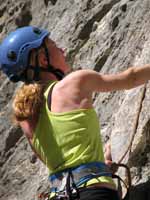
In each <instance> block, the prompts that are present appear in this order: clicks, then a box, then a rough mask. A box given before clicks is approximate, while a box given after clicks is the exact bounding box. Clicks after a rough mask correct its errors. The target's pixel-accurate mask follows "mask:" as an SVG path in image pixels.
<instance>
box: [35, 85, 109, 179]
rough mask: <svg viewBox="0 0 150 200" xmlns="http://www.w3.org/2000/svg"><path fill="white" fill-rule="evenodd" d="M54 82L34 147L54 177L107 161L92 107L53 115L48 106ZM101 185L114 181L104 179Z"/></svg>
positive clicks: (40, 116) (40, 120)
mask: <svg viewBox="0 0 150 200" xmlns="http://www.w3.org/2000/svg"><path fill="white" fill-rule="evenodd" d="M53 84H55V82H53V83H51V84H50V85H49V87H48V88H47V89H46V91H45V93H44V98H45V103H44V106H43V107H42V109H41V112H40V114H39V119H38V124H37V126H36V129H35V132H34V136H33V139H32V145H33V147H34V149H35V150H36V151H37V153H38V154H39V155H40V156H41V158H42V160H43V161H44V163H45V164H46V166H47V167H48V169H49V173H50V175H51V174H54V173H56V172H58V171H61V170H64V169H66V168H71V167H75V166H78V165H81V164H85V163H89V162H94V161H102V162H103V161H104V155H103V149H102V142H101V138H100V127H99V121H98V117H97V114H96V112H95V110H94V109H93V108H91V109H78V110H73V111H69V112H63V113H54V112H51V111H50V110H49V108H48V105H47V98H48V92H49V90H50V88H51V87H52V86H53ZM100 179H101V181H102V182H112V180H111V178H110V177H101V178H100Z"/></svg>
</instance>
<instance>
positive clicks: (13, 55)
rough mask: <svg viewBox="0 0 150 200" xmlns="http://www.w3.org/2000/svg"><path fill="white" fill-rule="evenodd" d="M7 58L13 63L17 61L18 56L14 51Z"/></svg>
mask: <svg viewBox="0 0 150 200" xmlns="http://www.w3.org/2000/svg"><path fill="white" fill-rule="evenodd" d="M7 57H8V58H9V59H10V60H12V61H16V59H17V55H16V53H15V52H14V51H9V52H8V54H7Z"/></svg>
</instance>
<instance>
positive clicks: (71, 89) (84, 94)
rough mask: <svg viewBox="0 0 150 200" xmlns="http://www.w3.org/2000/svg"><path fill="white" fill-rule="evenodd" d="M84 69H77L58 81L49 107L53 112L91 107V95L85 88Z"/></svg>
mask: <svg viewBox="0 0 150 200" xmlns="http://www.w3.org/2000/svg"><path fill="white" fill-rule="evenodd" d="M85 73H86V70H79V71H76V72H72V73H70V74H69V75H67V76H66V77H65V78H64V79H63V80H62V81H59V82H58V83H57V84H56V85H55V86H54V89H53V92H52V102H51V108H52V111H54V112H65V111H71V110H73V109H79V108H87V107H91V106H92V103H91V95H90V94H89V93H88V90H86V89H85V85H84V84H83V82H84V81H83V77H84V74H85Z"/></svg>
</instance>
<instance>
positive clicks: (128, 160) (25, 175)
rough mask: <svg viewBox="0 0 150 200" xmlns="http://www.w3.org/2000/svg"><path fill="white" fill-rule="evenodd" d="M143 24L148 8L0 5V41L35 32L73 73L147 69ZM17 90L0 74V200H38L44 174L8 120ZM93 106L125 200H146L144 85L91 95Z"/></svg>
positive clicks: (147, 36)
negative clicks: (127, 192)
mask: <svg viewBox="0 0 150 200" xmlns="http://www.w3.org/2000/svg"><path fill="white" fill-rule="evenodd" d="M149 19H150V1H149V0H142V1H141V0H82V1H81V0H65V1H62V0H32V1H31V0H11V1H10V0H5V1H2V0H0V39H3V37H4V36H5V35H6V34H7V33H8V32H9V31H12V30H14V29H15V28H16V27H22V26H26V25H36V26H40V27H43V28H46V29H48V30H49V31H50V32H51V38H52V39H54V40H55V41H56V43H58V44H59V45H60V46H61V47H66V48H67V58H68V60H69V62H70V64H71V65H72V66H73V67H74V68H77V67H82V68H90V69H93V70H96V71H98V72H101V73H116V72H119V71H122V70H124V69H126V68H128V67H129V66H133V65H137V66H138V65H139V66H140V65H143V64H146V63H149V62H150V20H149ZM17 86H18V85H17V84H12V83H10V82H9V81H8V80H7V79H6V77H5V75H3V74H2V73H1V74H0V180H1V182H0V199H1V200H4V199H5V200H6V199H7V200H20V199H21V200H33V199H37V194H38V193H39V192H40V191H43V190H46V189H47V188H48V180H47V170H46V169H45V167H44V166H43V164H42V163H41V162H40V161H38V160H36V159H34V158H33V156H32V153H31V150H30V147H29V145H28V144H27V141H26V139H25V138H24V136H23V135H22V132H21V130H20V129H18V128H15V126H13V125H12V123H11V120H10V117H9V116H10V110H11V99H12V96H13V93H14V91H15V89H16V88H17ZM94 106H95V108H96V111H97V114H98V116H99V117H100V120H101V121H100V123H101V129H102V136H103V140H104V141H106V140H107V139H108V138H110V141H111V145H112V155H113V159H114V161H116V162H118V161H121V162H123V163H125V164H128V165H129V167H130V170H131V174H132V180H133V188H132V191H131V198H130V199H131V200H135V199H136V200H141V199H142V200H149V199H150V112H149V107H150V84H149V83H147V84H146V85H143V86H141V87H138V88H136V89H132V90H128V91H127V90H125V91H119V92H112V93H100V94H95V96H94ZM122 174H124V172H122ZM123 177H124V179H125V175H123Z"/></svg>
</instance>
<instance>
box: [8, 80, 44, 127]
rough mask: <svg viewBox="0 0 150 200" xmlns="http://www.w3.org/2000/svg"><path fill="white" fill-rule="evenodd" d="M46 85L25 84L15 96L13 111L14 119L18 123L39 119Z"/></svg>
mask: <svg viewBox="0 0 150 200" xmlns="http://www.w3.org/2000/svg"><path fill="white" fill-rule="evenodd" d="M44 88H45V85H44V84H39V83H31V84H24V85H23V86H22V87H21V88H19V89H18V90H17V92H16V94H15V96H14V99H13V104H12V109H13V118H14V121H15V122H16V123H17V122H19V121H23V120H30V119H33V117H37V115H38V114H39V112H40V108H41V107H42V103H43V99H44V98H43V92H44Z"/></svg>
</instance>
